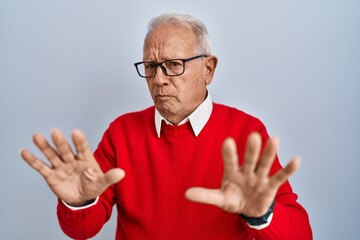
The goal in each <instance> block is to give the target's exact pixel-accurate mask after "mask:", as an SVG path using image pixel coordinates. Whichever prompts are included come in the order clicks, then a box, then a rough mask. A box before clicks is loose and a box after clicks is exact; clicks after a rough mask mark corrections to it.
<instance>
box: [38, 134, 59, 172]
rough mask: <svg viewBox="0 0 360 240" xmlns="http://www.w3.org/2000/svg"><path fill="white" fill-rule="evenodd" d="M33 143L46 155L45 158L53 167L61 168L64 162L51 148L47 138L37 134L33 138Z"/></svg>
mask: <svg viewBox="0 0 360 240" xmlns="http://www.w3.org/2000/svg"><path fill="white" fill-rule="evenodd" d="M33 142H34V143H35V145H36V146H37V147H38V148H39V150H40V151H41V152H42V153H43V154H44V156H45V157H46V158H47V159H48V160H49V162H50V163H51V165H52V166H54V167H55V168H57V167H59V166H60V165H61V164H62V163H63V162H62V160H61V159H60V158H59V155H58V153H57V152H56V151H55V150H54V148H53V147H52V146H50V144H49V142H48V141H47V140H46V138H45V137H44V136H43V135H41V134H40V133H35V134H34V136H33Z"/></svg>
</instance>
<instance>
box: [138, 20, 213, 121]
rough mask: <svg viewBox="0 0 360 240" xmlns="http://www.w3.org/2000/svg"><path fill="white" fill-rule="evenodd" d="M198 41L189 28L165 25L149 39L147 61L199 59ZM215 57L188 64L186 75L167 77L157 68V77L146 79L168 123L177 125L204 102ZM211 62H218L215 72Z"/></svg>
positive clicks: (145, 47)
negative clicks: (195, 47)
mask: <svg viewBox="0 0 360 240" xmlns="http://www.w3.org/2000/svg"><path fill="white" fill-rule="evenodd" d="M195 42H196V38H195V35H194V33H193V32H192V31H191V30H190V29H188V28H185V27H180V26H174V25H163V26H161V27H159V28H158V29H156V30H154V31H153V32H152V33H151V34H150V36H149V38H148V39H147V41H146V43H145V46H144V61H154V62H162V61H165V60H168V59H185V58H190V57H193V56H196V55H198V54H199V53H195V51H194V46H195ZM200 54H201V53H200ZM213 58H214V57H210V58H208V57H206V58H198V59H195V60H191V61H188V62H186V63H185V72H184V73H183V74H182V75H180V76H173V77H169V76H166V75H164V73H163V72H162V71H161V68H160V67H158V68H157V72H156V75H155V77H152V78H147V79H146V80H147V84H148V87H149V90H150V94H151V97H152V99H153V101H154V104H155V107H156V109H157V110H158V111H159V112H160V113H161V115H163V116H164V117H165V118H166V119H167V120H169V121H170V122H172V123H173V124H178V123H179V122H180V121H181V120H183V119H185V118H186V117H188V116H189V115H190V114H191V113H192V112H193V111H194V110H195V109H196V108H197V107H198V106H199V105H200V104H201V102H202V101H204V99H205V96H206V85H208V84H210V82H211V80H212V75H213V70H214V69H215V66H216V58H215V60H214V59H213ZM211 59H212V60H211ZM209 61H210V62H215V66H214V67H213V69H211V66H209V64H210V65H211V63H209Z"/></svg>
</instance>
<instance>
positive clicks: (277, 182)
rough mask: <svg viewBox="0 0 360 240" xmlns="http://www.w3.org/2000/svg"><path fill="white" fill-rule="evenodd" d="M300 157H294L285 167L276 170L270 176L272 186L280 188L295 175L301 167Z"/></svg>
mask: <svg viewBox="0 0 360 240" xmlns="http://www.w3.org/2000/svg"><path fill="white" fill-rule="evenodd" d="M300 161H301V159H300V157H294V158H293V159H292V160H291V161H290V162H289V163H288V164H287V165H286V166H285V167H284V168H283V169H281V170H279V171H278V172H276V173H275V174H274V175H273V176H272V177H271V178H270V186H273V187H275V188H279V187H280V186H281V185H282V184H283V183H284V182H286V180H288V179H289V177H290V176H291V175H293V174H294V173H295V172H296V170H298V169H299V167H300Z"/></svg>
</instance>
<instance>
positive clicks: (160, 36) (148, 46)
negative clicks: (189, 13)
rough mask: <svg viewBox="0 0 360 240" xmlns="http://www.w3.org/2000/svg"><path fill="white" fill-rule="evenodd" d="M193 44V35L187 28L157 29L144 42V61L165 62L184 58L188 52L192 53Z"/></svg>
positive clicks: (166, 27)
mask: <svg viewBox="0 0 360 240" xmlns="http://www.w3.org/2000/svg"><path fill="white" fill-rule="evenodd" d="M194 44H195V35H194V34H193V32H192V31H191V29H189V28H185V27H179V26H178V28H176V27H175V26H173V25H169V26H163V27H159V28H157V29H155V30H154V31H153V32H152V33H151V34H150V35H149V37H148V39H147V41H146V42H145V45H144V59H145V58H156V59H158V60H162V59H164V60H166V59H169V58H179V57H185V56H187V54H188V53H189V52H193V49H194ZM155 55H156V57H155ZM181 55H182V56H181Z"/></svg>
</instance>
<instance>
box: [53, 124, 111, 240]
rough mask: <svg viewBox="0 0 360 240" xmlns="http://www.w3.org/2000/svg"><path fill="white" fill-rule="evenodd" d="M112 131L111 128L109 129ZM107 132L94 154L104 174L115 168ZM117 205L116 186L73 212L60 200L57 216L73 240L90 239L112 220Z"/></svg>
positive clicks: (65, 231)
mask: <svg viewBox="0 0 360 240" xmlns="http://www.w3.org/2000/svg"><path fill="white" fill-rule="evenodd" d="M109 129H110V128H109ZM109 129H108V130H107V131H106V132H105V133H104V135H103V138H102V140H101V141H100V143H99V146H98V148H97V150H96V151H95V153H94V156H95V158H96V160H97V161H98V163H99V165H100V167H101V169H102V171H103V172H107V171H108V170H110V169H112V168H114V167H115V165H116V164H115V160H114V159H115V151H114V147H113V142H112V141H113V138H112V137H111V134H110V130H109ZM114 204H115V185H112V186H110V187H109V188H108V189H106V190H105V191H104V192H103V193H102V194H101V196H100V197H99V200H98V202H97V203H96V204H95V205H93V206H90V207H87V208H84V209H79V210H72V209H70V208H68V207H67V206H65V205H64V203H63V202H62V201H61V200H59V201H58V206H57V216H58V221H59V224H60V227H61V229H62V230H63V232H64V233H65V234H66V235H67V236H69V237H71V238H73V239H88V238H91V237H93V236H95V235H96V234H97V233H98V232H99V231H100V230H101V228H102V227H103V225H104V224H105V223H106V222H107V221H108V220H109V219H110V217H111V213H112V207H113V205H114Z"/></svg>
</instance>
